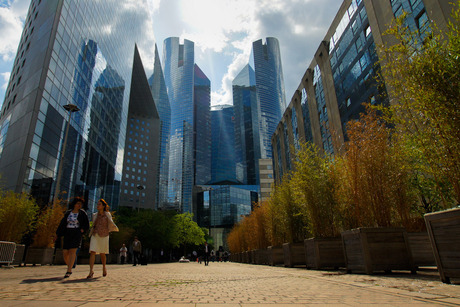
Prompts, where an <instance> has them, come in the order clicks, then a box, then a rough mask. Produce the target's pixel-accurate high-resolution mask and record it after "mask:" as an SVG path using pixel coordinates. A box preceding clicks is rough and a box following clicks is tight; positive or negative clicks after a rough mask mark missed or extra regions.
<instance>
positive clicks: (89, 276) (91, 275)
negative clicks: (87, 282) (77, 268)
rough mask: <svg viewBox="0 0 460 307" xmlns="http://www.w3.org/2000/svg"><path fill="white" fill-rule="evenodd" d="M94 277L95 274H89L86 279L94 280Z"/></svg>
mask: <svg viewBox="0 0 460 307" xmlns="http://www.w3.org/2000/svg"><path fill="white" fill-rule="evenodd" d="M93 275H94V272H91V273H89V275H88V276H86V279H91V278H93Z"/></svg>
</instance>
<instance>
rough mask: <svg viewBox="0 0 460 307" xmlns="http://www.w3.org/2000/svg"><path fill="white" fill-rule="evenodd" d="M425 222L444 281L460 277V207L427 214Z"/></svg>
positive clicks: (447, 281) (448, 281)
mask: <svg viewBox="0 0 460 307" xmlns="http://www.w3.org/2000/svg"><path fill="white" fill-rule="evenodd" d="M425 222H426V228H427V230H428V235H429V237H430V241H431V246H432V248H433V253H434V258H435V260H436V264H437V266H438V271H439V275H440V277H441V280H442V282H444V283H450V279H451V278H460V208H456V209H451V210H446V211H440V212H434V213H429V214H425Z"/></svg>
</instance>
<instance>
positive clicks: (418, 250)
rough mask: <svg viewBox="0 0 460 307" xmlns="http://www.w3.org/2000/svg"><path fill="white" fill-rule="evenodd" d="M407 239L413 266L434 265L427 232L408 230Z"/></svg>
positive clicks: (434, 261)
mask: <svg viewBox="0 0 460 307" xmlns="http://www.w3.org/2000/svg"><path fill="white" fill-rule="evenodd" d="M407 239H408V240H409V246H410V249H411V253H412V259H413V261H414V265H415V267H417V268H418V267H421V266H435V265H436V260H435V259H434V254H433V249H432V248H431V242H430V237H429V236H428V232H408V233H407Z"/></svg>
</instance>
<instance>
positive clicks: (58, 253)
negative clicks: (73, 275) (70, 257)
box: [53, 248, 65, 264]
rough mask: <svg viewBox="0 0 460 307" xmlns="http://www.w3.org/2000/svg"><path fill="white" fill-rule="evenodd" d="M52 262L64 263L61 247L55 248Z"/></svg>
mask: <svg viewBox="0 0 460 307" xmlns="http://www.w3.org/2000/svg"><path fill="white" fill-rule="evenodd" d="M53 264H65V261H64V254H63V250H62V248H56V252H55V254H54V260H53Z"/></svg>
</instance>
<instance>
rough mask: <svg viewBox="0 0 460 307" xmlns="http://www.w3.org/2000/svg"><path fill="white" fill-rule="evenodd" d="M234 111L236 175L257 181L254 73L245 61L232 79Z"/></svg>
mask: <svg viewBox="0 0 460 307" xmlns="http://www.w3.org/2000/svg"><path fill="white" fill-rule="evenodd" d="M232 88H233V108H234V112H235V150H236V179H237V180H238V181H239V182H241V183H243V184H250V185H255V184H259V175H258V174H259V164H258V163H259V162H258V161H259V159H260V158H261V153H260V152H261V150H260V132H259V122H260V116H259V105H258V100H257V88H256V79H255V73H254V70H253V69H252V67H251V66H250V65H249V64H248V65H246V66H245V67H244V68H243V69H242V70H241V71H240V73H239V74H238V75H237V76H236V78H235V79H234V80H233V82H232Z"/></svg>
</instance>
